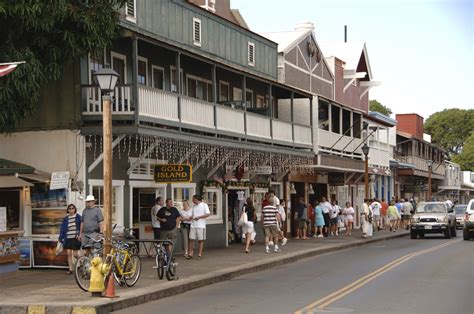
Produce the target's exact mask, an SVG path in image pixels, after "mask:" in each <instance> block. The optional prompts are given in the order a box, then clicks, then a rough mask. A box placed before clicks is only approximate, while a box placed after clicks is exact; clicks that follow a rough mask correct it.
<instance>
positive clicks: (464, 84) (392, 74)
mask: <svg viewBox="0 0 474 314" xmlns="http://www.w3.org/2000/svg"><path fill="white" fill-rule="evenodd" d="M231 7H232V8H235V9H239V11H240V13H241V14H242V16H243V17H244V19H245V20H246V22H247V24H248V25H249V27H250V29H251V30H252V31H254V32H257V33H263V32H277V31H289V30H293V29H294V27H295V25H296V24H298V23H299V22H302V21H311V22H312V23H314V26H315V34H316V40H317V41H318V43H319V44H320V45H321V46H322V47H321V48H322V52H323V55H324V43H325V42H337V41H341V42H342V41H344V25H347V27H348V42H351V41H353V42H365V43H366V45H367V51H368V55H369V61H370V65H371V68H372V73H373V80H375V81H381V83H382V85H381V86H375V87H372V89H371V90H370V92H369V97H370V99H376V100H378V101H379V102H381V103H382V104H383V105H384V106H386V107H389V108H390V109H391V110H392V112H393V113H394V114H395V113H413V112H415V113H418V114H420V115H421V116H423V117H424V118H425V119H427V118H428V117H429V116H430V115H431V114H433V113H435V112H438V111H442V110H444V109H448V108H463V109H473V108H474V51H473V45H474V22H473V17H474V0H231ZM394 114H392V117H394Z"/></svg>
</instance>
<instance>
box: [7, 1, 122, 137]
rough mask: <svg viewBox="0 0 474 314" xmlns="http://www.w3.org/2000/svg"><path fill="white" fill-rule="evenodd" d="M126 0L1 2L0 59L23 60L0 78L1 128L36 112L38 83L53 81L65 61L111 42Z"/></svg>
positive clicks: (43, 84) (9, 130)
mask: <svg viewBox="0 0 474 314" xmlns="http://www.w3.org/2000/svg"><path fill="white" fill-rule="evenodd" d="M125 2H126V0H107V1H105V0H88V1H85V0H54V1H49V0H47V1H46V0H3V1H0V42H1V44H0V63H2V62H12V61H26V63H25V64H22V65H20V66H18V68H17V69H16V70H15V71H13V72H12V73H10V74H8V75H7V76H4V77H2V78H0V104H1V106H0V132H11V131H13V130H14V128H15V126H17V125H18V123H19V122H21V121H22V120H23V119H25V118H26V117H28V116H30V115H32V114H34V113H35V111H36V110H37V107H38V102H39V97H40V92H41V89H42V87H44V86H45V84H47V83H48V82H49V81H54V80H58V79H59V78H60V75H61V71H62V69H63V68H64V65H66V64H68V63H70V62H72V61H73V60H74V59H76V58H78V57H80V56H84V55H86V54H87V53H89V52H91V53H97V52H101V51H103V50H104V48H106V47H107V46H109V45H110V43H111V42H112V40H113V39H114V38H115V37H116V36H117V35H118V34H119V31H120V28H119V26H118V8H120V7H122V6H123V5H124V4H125Z"/></svg>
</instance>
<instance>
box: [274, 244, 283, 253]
mask: <svg viewBox="0 0 474 314" xmlns="http://www.w3.org/2000/svg"><path fill="white" fill-rule="evenodd" d="M273 251H274V252H275V253H279V252H281V250H280V248H279V247H278V245H275V249H274V250H273Z"/></svg>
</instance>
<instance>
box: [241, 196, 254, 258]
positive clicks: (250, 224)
mask: <svg viewBox="0 0 474 314" xmlns="http://www.w3.org/2000/svg"><path fill="white" fill-rule="evenodd" d="M243 213H246V214H247V223H246V224H245V225H244V226H242V237H243V238H244V239H245V253H250V243H251V242H252V241H255V236H256V235H257V233H256V232H255V226H254V224H255V222H256V221H257V211H256V210H255V207H254V206H253V201H252V199H251V198H250V197H249V198H247V200H246V202H245V206H244V208H243V209H242V214H243Z"/></svg>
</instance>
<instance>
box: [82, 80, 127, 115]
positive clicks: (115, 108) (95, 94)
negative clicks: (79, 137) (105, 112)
mask: <svg viewBox="0 0 474 314" xmlns="http://www.w3.org/2000/svg"><path fill="white" fill-rule="evenodd" d="M84 89H85V93H86V97H87V98H86V99H87V102H86V104H85V108H83V114H85V115H97V114H102V101H101V97H100V96H101V91H100V88H99V87H98V86H95V85H87V86H84ZM110 99H111V101H112V114H133V113H134V111H135V108H134V106H133V103H132V87H131V85H117V86H116V87H115V89H114V91H113V92H111V93H110Z"/></svg>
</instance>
